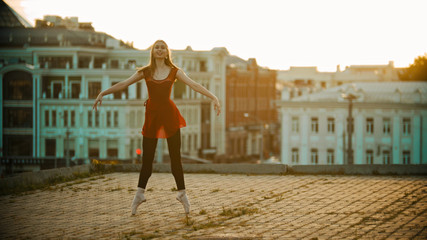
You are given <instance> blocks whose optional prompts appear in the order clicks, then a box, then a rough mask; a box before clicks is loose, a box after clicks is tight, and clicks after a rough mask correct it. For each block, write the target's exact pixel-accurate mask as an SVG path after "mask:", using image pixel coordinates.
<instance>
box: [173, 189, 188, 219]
mask: <svg viewBox="0 0 427 240" xmlns="http://www.w3.org/2000/svg"><path fill="white" fill-rule="evenodd" d="M176 200H178V201H179V202H180V203H182V206H184V211H185V213H186V214H189V213H190V202H189V201H188V197H187V194H186V193H185V192H178V196H177V197H176Z"/></svg>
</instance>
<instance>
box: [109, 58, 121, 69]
mask: <svg viewBox="0 0 427 240" xmlns="http://www.w3.org/2000/svg"><path fill="white" fill-rule="evenodd" d="M110 68H112V69H117V68H119V60H111V62H110Z"/></svg>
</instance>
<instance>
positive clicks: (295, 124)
mask: <svg viewBox="0 0 427 240" xmlns="http://www.w3.org/2000/svg"><path fill="white" fill-rule="evenodd" d="M292 132H293V133H298V132H299V119H298V117H292Z"/></svg>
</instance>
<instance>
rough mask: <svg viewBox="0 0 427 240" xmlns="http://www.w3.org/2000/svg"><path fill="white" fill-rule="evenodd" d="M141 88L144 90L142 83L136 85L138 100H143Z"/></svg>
mask: <svg viewBox="0 0 427 240" xmlns="http://www.w3.org/2000/svg"><path fill="white" fill-rule="evenodd" d="M141 88H142V84H141V82H137V83H136V99H141V97H142V96H141Z"/></svg>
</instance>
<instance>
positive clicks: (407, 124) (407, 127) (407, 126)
mask: <svg viewBox="0 0 427 240" xmlns="http://www.w3.org/2000/svg"><path fill="white" fill-rule="evenodd" d="M402 124H403V126H402V129H403V135H409V134H411V119H410V118H404V119H403V123H402Z"/></svg>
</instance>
